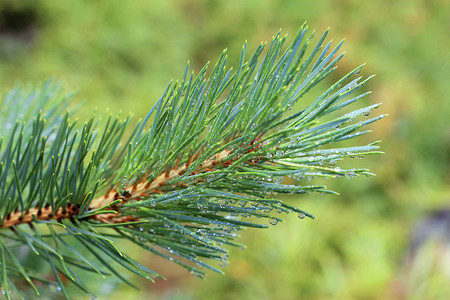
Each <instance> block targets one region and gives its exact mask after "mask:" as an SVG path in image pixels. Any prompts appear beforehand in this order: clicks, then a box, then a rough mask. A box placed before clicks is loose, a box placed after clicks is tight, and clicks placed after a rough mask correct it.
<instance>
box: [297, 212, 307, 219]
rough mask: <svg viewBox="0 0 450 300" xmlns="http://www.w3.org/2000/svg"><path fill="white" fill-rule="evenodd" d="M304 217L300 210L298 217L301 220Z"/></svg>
mask: <svg viewBox="0 0 450 300" xmlns="http://www.w3.org/2000/svg"><path fill="white" fill-rule="evenodd" d="M305 217H306V215H305V214H304V213H302V212H301V213H299V214H298V218H299V219H301V220H302V219H304V218H305Z"/></svg>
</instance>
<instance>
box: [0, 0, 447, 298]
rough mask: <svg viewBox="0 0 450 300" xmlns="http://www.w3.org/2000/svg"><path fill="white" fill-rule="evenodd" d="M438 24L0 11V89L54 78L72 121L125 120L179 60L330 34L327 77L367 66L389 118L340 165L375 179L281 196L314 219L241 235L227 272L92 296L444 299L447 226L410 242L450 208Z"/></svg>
mask: <svg viewBox="0 0 450 300" xmlns="http://www.w3.org/2000/svg"><path fill="white" fill-rule="evenodd" d="M449 16H450V5H449V3H448V1H445V0H422V1H420V0H397V1H395V0H394V1H382V0H372V1H357V0H326V1H311V0H308V1H298V0H272V1H256V0H247V1H242V0H241V1H238V0H228V1H206V0H200V1H187V0H170V1H169V0H166V1H106V0H104V1H9V0H6V1H5V0H2V1H1V2H0V83H1V86H2V88H3V89H6V88H9V87H12V86H13V85H14V84H15V83H16V82H22V83H27V82H33V83H34V82H42V81H43V80H45V79H48V78H51V77H53V78H55V79H57V80H62V81H63V82H64V83H65V85H66V86H67V87H68V88H69V89H74V90H77V91H78V95H79V96H77V97H76V99H77V101H79V102H81V101H83V100H85V102H84V105H83V106H82V108H81V111H80V112H79V114H78V115H79V117H80V119H83V118H84V117H87V116H88V114H90V113H91V112H92V111H93V110H94V109H96V108H97V110H98V111H99V112H103V111H104V110H105V108H106V107H109V108H110V110H111V111H123V112H125V113H128V112H133V113H134V115H135V116H136V118H137V117H142V116H144V115H145V114H146V112H147V111H148V110H149V109H150V108H151V106H152V105H153V103H154V102H155V101H156V100H157V99H158V98H159V96H160V95H161V94H162V92H163V90H164V88H165V87H166V85H167V83H168V81H169V80H171V79H177V78H180V77H181V76H182V74H183V72H184V68H185V63H186V61H187V60H190V62H191V66H192V68H193V69H194V70H196V71H198V70H200V68H201V67H202V66H203V65H204V64H205V63H206V62H207V61H209V60H211V61H214V60H215V59H216V58H217V57H218V56H219V54H220V53H221V51H222V50H223V49H224V48H228V51H229V58H230V65H236V62H237V59H238V57H239V52H240V50H241V45H242V43H243V42H244V41H245V40H248V44H249V48H250V49H254V48H255V47H256V46H257V45H258V44H259V42H261V41H267V40H270V39H271V37H272V35H273V34H275V33H276V32H277V31H278V30H279V29H280V28H281V29H282V32H283V33H287V34H288V35H289V36H290V37H292V36H293V35H294V34H295V33H296V31H297V29H298V28H299V27H300V25H301V24H302V23H303V22H304V21H308V24H309V26H310V28H312V29H316V30H317V31H318V33H321V32H323V31H324V30H325V29H326V28H327V27H331V32H330V35H329V36H330V38H333V39H334V40H335V41H339V40H340V39H342V38H346V42H345V43H344V50H345V51H346V56H345V57H344V59H343V60H342V62H341V63H340V67H339V69H338V70H337V73H336V74H335V75H333V78H330V80H331V79H336V78H337V76H342V75H344V74H346V73H347V72H349V71H350V70H352V69H353V68H354V67H356V66H357V65H360V64H361V63H364V62H365V63H367V65H366V66H365V68H364V69H363V72H362V75H364V76H368V75H371V74H377V76H376V77H375V78H374V79H372V80H371V81H370V83H369V84H368V88H369V89H371V90H373V91H374V92H373V93H372V94H371V95H370V96H369V97H367V99H366V100H364V101H366V104H368V103H377V102H383V103H384V104H383V106H382V107H381V108H380V109H379V110H378V111H377V113H388V114H389V117H388V118H385V119H383V120H382V121H379V122H377V123H376V124H374V125H372V126H371V129H372V130H373V131H374V133H372V134H370V136H367V137H365V138H363V139H362V141H361V140H360V141H361V143H363V142H365V141H372V140H374V139H381V140H383V142H382V144H381V145H382V150H383V151H385V152H386V154H385V155H383V156H376V157H370V158H365V159H364V160H362V161H359V160H357V159H356V160H351V161H350V162H349V163H350V164H352V165H358V166H367V167H369V168H370V169H371V170H372V171H373V172H375V173H377V175H378V176H377V177H372V178H356V179H353V180H351V181H348V180H346V179H336V180H334V181H333V180H330V181H329V182H327V183H326V184H327V185H328V187H330V188H332V189H335V190H337V191H339V192H340V193H341V196H322V195H314V194H313V195H309V196H306V197H298V198H297V199H294V198H292V197H291V199H290V200H289V201H292V203H296V205H298V206H300V207H302V208H304V209H305V210H307V211H309V212H311V213H313V214H315V215H316V216H318V219H316V220H306V219H305V220H299V219H298V218H297V217H296V216H289V217H287V221H288V222H284V223H280V224H278V225H277V226H275V227H274V228H271V229H269V230H247V231H245V232H243V233H242V236H241V238H240V241H241V242H243V243H245V244H246V245H248V247H247V249H246V250H244V251H242V250H239V249H233V250H232V253H231V257H230V264H229V265H228V266H227V267H226V268H225V269H224V271H225V272H226V275H225V276H223V275H218V274H213V273H210V274H209V275H208V278H207V279H206V280H200V279H197V278H194V277H192V276H191V275H190V274H188V273H187V272H186V271H184V270H182V269H180V268H178V267H176V266H174V265H172V264H171V263H169V262H166V261H162V260H159V259H156V258H154V257H152V256H148V255H145V257H142V258H141V259H142V260H143V261H144V262H145V263H146V264H148V265H149V266H151V267H154V268H155V269H156V270H157V271H159V272H161V273H162V274H163V275H165V276H166V277H167V278H168V280H167V281H162V280H160V281H157V282H156V283H155V284H152V283H150V282H147V281H144V280H141V279H138V278H133V281H135V282H137V283H138V285H139V286H140V287H141V291H140V292H139V291H135V290H133V289H131V288H128V287H126V286H124V285H122V284H120V283H118V282H113V283H111V282H109V283H108V282H99V284H98V289H99V290H100V292H98V294H99V296H100V299H121V300H126V299H448V297H449V296H448V295H450V285H449V284H448V283H449V282H450V250H449V248H450V246H449V245H450V242H449V240H450V233H449V232H450V225H449V228H448V229H447V231H445V230H441V231H442V234H440V235H438V234H437V233H439V232H441V231H439V230H440V229H439V230H438V229H435V227H433V226H434V225H433V224H435V223H436V222H435V223H433V222H429V223H425V225H427V224H428V225H430V224H431V225H430V226H428V227H427V228H429V230H428V231H427V230H425V232H431V233H433V234H434V233H436V234H434V235H435V237H434V238H430V239H426V238H422V239H419V240H420V241H422V242H420V243H419V244H420V245H421V246H420V247H417V248H414V249H413V250H414V251H412V249H411V243H412V240H413V239H415V237H417V236H418V235H420V234H419V233H420V232H422V231H423V228H424V227H423V226H422V227H420V226H421V225H420V224H421V222H423V220H426V219H427V218H429V217H430V216H433V212H435V211H439V210H446V209H449V208H450V125H449V124H450V98H449V95H450V84H449V70H450V54H449V53H450V51H449V46H450V39H449V31H450V17H449ZM331 83H332V82H331V81H329V82H328V84H331ZM441 219H442V218H441ZM418 224H419V225H418ZM438 224H441V223H439V222H438ZM422 225H423V223H422ZM441 225H442V224H441ZM439 226H440V225H439ZM441 227H442V226H441ZM420 228H422V229H420ZM441 229H442V228H441ZM420 230H422V231H420ZM418 232H419V233H418ZM433 234H432V235H433ZM424 236H427V234H425V235H424ZM130 251H131V250H130ZM142 255H143V254H142V253H140V252H139V253H138V252H136V253H135V255H133V256H134V257H136V256H142ZM95 280H97V279H95ZM49 297H53V298H57V297H58V294H57V293H55V294H54V295H53V296H52V295H50V296H49ZM79 299H85V297H84V296H82V295H80V297H79Z"/></svg>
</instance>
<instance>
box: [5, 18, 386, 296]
mask: <svg viewBox="0 0 450 300" xmlns="http://www.w3.org/2000/svg"><path fill="white" fill-rule="evenodd" d="M326 35H327V32H325V34H323V35H322V36H321V38H320V39H319V41H318V42H317V43H316V44H315V45H314V46H313V47H312V49H308V45H309V44H310V42H311V40H312V37H313V35H312V34H311V35H307V29H306V27H305V26H303V27H302V28H301V29H300V30H299V32H298V34H297V35H296V36H295V37H294V40H293V42H292V43H291V44H290V45H288V46H287V47H283V46H284V44H285V41H286V37H281V36H280V34H277V35H276V36H275V37H274V38H273V39H272V42H271V43H270V45H269V46H268V47H266V46H265V45H264V44H261V45H260V46H259V47H258V48H257V49H256V51H255V52H254V54H253V55H251V56H250V57H249V58H247V55H246V51H247V49H246V48H247V46H246V45H244V47H243V49H242V53H241V56H240V61H239V64H238V67H237V68H236V70H235V71H233V70H232V69H229V68H228V67H227V66H226V61H227V56H226V53H225V52H224V53H223V54H222V55H221V56H220V58H219V59H218V61H217V63H216V64H215V66H214V67H213V69H212V70H211V71H210V73H209V74H208V69H207V66H205V67H204V68H203V69H202V70H201V71H200V72H199V74H198V75H196V76H194V74H189V68H186V71H185V75H184V77H183V79H182V80H181V81H180V82H176V83H171V84H169V86H168V87H167V89H166V91H165V92H164V95H163V96H162V97H161V98H160V100H159V101H158V102H157V104H156V105H155V106H154V107H153V108H152V110H151V111H150V113H149V114H148V115H147V117H146V118H145V120H144V121H143V122H142V123H138V124H137V126H136V127H135V129H134V131H132V133H131V134H130V137H129V138H128V141H127V142H125V143H123V144H122V145H121V144H120V141H121V137H122V135H123V133H124V131H125V129H126V127H127V125H128V123H129V119H128V118H126V119H124V120H121V119H119V117H113V116H109V117H106V118H104V119H103V121H101V122H99V121H95V118H94V117H92V118H91V119H90V120H89V121H88V122H86V123H85V124H84V125H82V126H78V125H77V123H76V122H72V121H71V119H70V118H69V114H68V113H66V114H65V115H64V114H63V113H62V112H63V111H64V110H65V109H66V107H67V104H68V99H70V98H69V97H66V96H61V95H60V93H59V91H60V89H59V88H58V87H55V86H53V85H51V84H46V85H44V86H43V87H42V88H41V89H36V90H32V91H27V90H21V89H15V90H13V91H12V92H10V93H9V94H7V95H5V97H4V99H5V100H3V104H4V105H3V114H5V115H7V116H8V120H7V121H4V122H3V126H5V128H7V129H9V130H7V131H4V132H5V134H4V136H3V140H4V141H5V142H4V143H2V144H1V148H0V151H1V152H0V154H1V169H0V180H1V185H0V187H1V190H0V192H1V193H2V197H1V199H2V204H1V206H0V212H1V214H0V224H1V226H2V227H3V228H2V229H1V230H0V237H1V247H2V248H1V249H2V268H3V277H2V287H3V290H4V291H5V294H6V296H7V297H10V294H11V293H12V291H14V292H15V293H16V294H17V295H18V296H19V297H21V293H20V289H19V288H17V286H16V285H15V282H16V281H15V279H16V278H19V277H21V278H24V279H25V280H26V281H27V282H28V283H29V284H30V285H31V286H32V287H33V288H35V289H37V287H36V284H35V283H34V282H35V281H41V282H45V283H47V282H48V279H46V278H44V277H42V276H41V274H36V273H35V272H33V271H32V270H29V269H27V266H26V265H22V262H20V260H19V259H18V258H17V257H15V255H14V250H15V249H17V248H20V247H27V248H29V249H30V250H31V251H32V252H33V253H34V255H35V257H36V259H39V260H42V261H43V262H45V263H47V265H48V267H49V268H50V270H51V271H52V273H53V276H54V283H51V284H55V285H56V286H58V287H59V288H60V289H61V290H62V292H63V294H64V296H65V297H66V298H69V294H68V292H67V291H66V287H65V286H66V284H65V281H70V282H72V283H73V284H74V285H76V286H77V287H78V288H80V289H81V290H83V291H84V292H86V293H90V294H91V292H90V291H89V288H88V287H87V286H86V285H85V284H84V283H83V281H82V280H81V279H80V278H81V276H80V275H79V274H80V273H79V272H80V271H87V272H92V273H97V274H99V275H100V276H106V275H114V276H116V277H118V278H120V279H121V280H123V281H124V282H126V283H128V284H129V285H131V286H133V284H132V283H131V282H129V281H128V280H127V279H126V278H125V277H124V276H123V275H122V274H121V271H119V270H117V266H122V267H123V268H125V269H127V270H128V271H130V272H133V273H135V274H137V275H140V276H142V277H144V278H148V279H150V280H153V278H155V277H161V276H160V275H159V274H157V273H156V272H154V271H152V270H150V269H148V268H146V267H145V266H143V265H142V264H140V263H138V262H137V261H135V260H133V259H132V258H130V257H129V256H128V255H127V254H126V253H125V252H123V251H121V250H119V248H118V247H117V246H116V240H118V239H122V240H128V241H131V242H132V243H134V244H136V245H138V246H139V247H141V248H143V249H145V250H147V251H149V252H150V253H153V254H156V255H159V256H161V257H163V258H166V259H168V260H170V261H173V262H175V263H177V264H179V265H181V266H182V267H184V268H186V269H187V270H188V271H190V272H191V273H193V274H194V275H197V276H200V277H203V276H204V274H205V273H204V270H203V268H207V269H211V270H213V271H216V272H218V273H221V272H222V271H221V270H220V269H219V268H218V267H217V266H215V264H214V260H218V261H222V262H226V261H227V259H228V249H227V248H226V247H225V246H227V245H232V246H241V245H240V244H237V243H236V241H235V239H236V237H237V235H236V232H237V231H239V230H241V229H243V228H245V227H256V228H266V227H267V225H265V224H264V223H265V222H259V221H257V219H255V218H249V217H257V218H263V219H269V220H270V221H269V222H270V224H272V225H274V224H276V223H277V222H278V221H281V218H280V213H293V212H295V213H297V214H299V217H300V218H304V217H305V216H308V217H313V216H312V215H310V214H309V213H307V212H305V211H304V210H301V209H299V208H297V207H296V206H293V205H290V204H288V203H286V202H284V201H282V200H281V199H279V198H275V197H274V196H275V195H276V194H305V193H310V192H321V193H331V194H334V193H335V192H333V191H330V190H328V189H326V188H325V187H324V186H321V185H304V181H301V180H302V179H303V178H305V177H308V178H314V177H347V178H352V177H355V176H358V175H367V176H370V175H372V174H371V173H370V172H368V170H367V169H363V168H352V169H341V168H340V167H334V164H335V163H336V161H339V160H342V159H344V158H346V157H354V156H364V155H369V154H376V153H380V152H379V151H378V150H377V149H378V146H376V142H375V143H370V144H367V145H363V146H354V147H342V146H339V144H338V146H337V147H336V146H335V145H334V143H338V142H341V141H344V140H348V139H353V138H356V137H359V136H360V135H362V134H365V133H367V132H368V131H362V132H360V131H359V130H360V129H361V128H362V127H364V126H366V125H368V124H371V123H373V122H375V121H377V120H379V119H380V118H383V117H384V115H380V116H377V117H373V118H365V117H367V116H368V115H369V113H370V112H371V110H372V109H375V108H377V107H378V104H377V105H370V106H367V107H364V108H360V107H357V108H356V109H354V110H353V111H351V112H349V113H345V114H340V113H339V110H340V109H342V108H343V107H347V106H348V105H352V104H354V103H355V102H356V101H357V100H359V99H361V98H362V97H363V96H365V95H367V93H355V92H356V91H358V90H359V89H360V88H361V87H362V86H363V85H364V84H365V83H366V82H367V80H368V79H369V78H368V79H364V80H361V77H357V75H358V74H359V72H360V69H361V67H358V68H356V69H354V70H353V71H351V72H350V73H348V74H346V75H345V76H343V77H342V78H341V79H339V80H338V81H336V83H334V84H333V85H331V86H330V87H328V88H327V89H325V91H323V92H322V93H321V94H320V95H319V96H318V97H317V98H316V99H315V100H314V101H312V103H308V104H307V105H304V104H303V105H304V108H303V109H300V110H299V111H296V110H292V108H293V107H295V105H296V103H297V102H298V101H299V100H301V99H302V98H304V96H305V95H306V94H307V93H308V92H310V91H311V90H312V89H313V88H314V87H315V86H317V85H318V84H319V83H320V82H321V81H322V80H324V79H325V78H326V77H327V76H329V74H331V73H332V72H333V71H334V70H335V69H336V66H337V63H338V62H339V60H340V59H341V58H342V56H343V54H338V51H339V49H340V47H341V45H342V42H340V43H339V44H338V45H337V46H336V47H334V48H331V42H329V43H324V40H325V38H326ZM355 77H356V78H355ZM26 101H28V102H30V103H32V105H28V106H27V110H25V111H21V110H18V109H17V107H15V106H13V105H11V104H12V103H25V102H26ZM61 115H64V117H61ZM151 117H153V123H152V125H151V126H149V127H148V128H147V126H146V125H147V122H148V121H149V119H150V118H151ZM14 119H18V121H17V122H16V123H15V125H11V123H10V122H11V120H14ZM3 140H2V141H3ZM287 177H292V178H293V180H294V182H295V184H294V183H292V182H291V183H287V182H284V181H285V179H286V178H287ZM105 193H106V195H105ZM104 195H105V196H104ZM245 218H249V219H248V220H245ZM23 223H28V224H29V225H30V226H29V227H26V226H25V225H21V224H23ZM40 224H45V225H40ZM8 228H10V229H11V230H9V229H8ZM75 245H76V246H75ZM77 249H83V250H82V251H78V250H77ZM7 257H8V259H6V258H7ZM195 264H197V265H198V266H200V267H202V268H198V267H195ZM13 278H14V280H12V279H13ZM10 288H11V290H10Z"/></svg>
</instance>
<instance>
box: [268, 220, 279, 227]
mask: <svg viewBox="0 0 450 300" xmlns="http://www.w3.org/2000/svg"><path fill="white" fill-rule="evenodd" d="M269 223H270V225H273V226H275V225H277V224H278V220H277V219H272V220H270V222H269Z"/></svg>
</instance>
